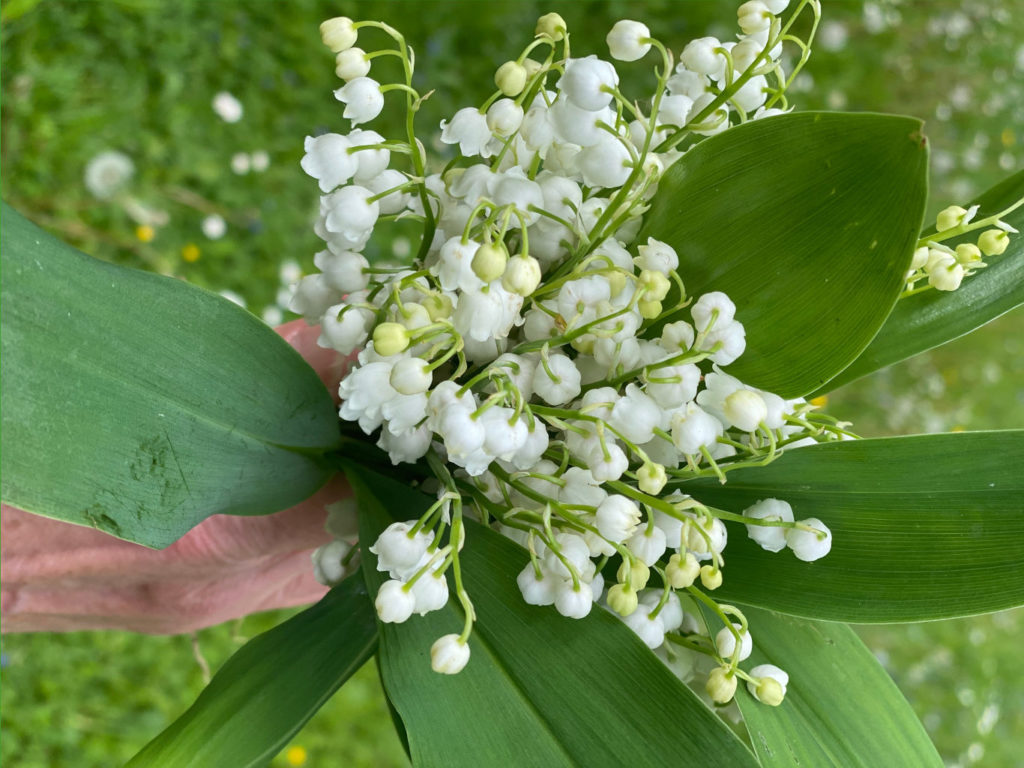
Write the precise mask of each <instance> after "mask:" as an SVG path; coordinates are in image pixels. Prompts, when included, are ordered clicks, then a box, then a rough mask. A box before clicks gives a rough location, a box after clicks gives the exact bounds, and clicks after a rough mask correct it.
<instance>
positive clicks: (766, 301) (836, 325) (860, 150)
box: [638, 112, 928, 397]
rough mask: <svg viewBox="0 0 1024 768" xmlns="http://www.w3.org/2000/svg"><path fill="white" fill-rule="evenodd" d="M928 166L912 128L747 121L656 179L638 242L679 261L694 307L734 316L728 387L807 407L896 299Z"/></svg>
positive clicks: (897, 121)
mask: <svg viewBox="0 0 1024 768" xmlns="http://www.w3.org/2000/svg"><path fill="white" fill-rule="evenodd" d="M927 158H928V153H927V149H926V144H925V139H924V138H923V136H922V135H921V122H920V121H919V120H915V119H912V118H908V117H897V116H893V115H874V114H838V113H828V112H801V113H795V114H789V115H781V116H778V117H773V118H769V119H767V120H756V121H753V122H750V123H746V124H744V125H740V126H738V127H736V128H732V129H730V130H729V131H727V132H725V133H723V134H720V135H718V136H713V137H711V138H709V139H707V140H706V141H703V142H701V143H700V144H698V145H697V146H696V147H694V148H693V149H691V150H690V151H689V152H687V154H686V155H685V156H684V157H683V158H682V159H681V160H680V161H679V162H678V163H676V165H675V166H673V167H672V168H671V169H670V170H669V171H668V172H667V173H666V175H665V178H664V179H663V180H662V181H661V183H660V184H659V188H658V194H657V195H656V196H655V198H654V202H653V206H652V208H651V210H650V212H649V213H648V214H647V216H646V225H645V227H644V230H643V231H642V232H641V234H640V237H639V239H638V242H646V239H647V238H648V237H654V238H656V239H658V240H662V241H665V242H667V243H668V244H669V245H671V246H672V247H673V248H675V249H676V251H677V252H678V254H679V274H680V275H681V276H682V278H683V280H684V281H685V283H686V291H687V293H688V294H689V295H690V296H694V297H697V296H700V295H701V294H703V293H706V292H708V291H724V292H725V293H726V294H727V295H728V296H729V297H730V298H731V299H732V300H733V301H734V302H735V304H736V308H737V312H736V316H737V319H739V320H740V322H742V323H743V325H744V327H745V329H746V333H747V349H746V352H744V354H743V356H742V357H740V359H739V360H737V361H736V362H735V363H734V364H732V365H731V366H729V373H731V374H733V375H735V376H737V377H739V378H740V379H742V380H743V381H744V382H747V383H749V384H752V385H754V386H757V387H761V388H763V389H767V390H769V391H771V392H775V393H777V394H779V395H782V396H783V397H796V396H799V395H805V394H807V393H808V392H811V391H813V390H815V389H817V388H819V387H820V386H821V385H822V384H824V383H825V382H826V381H828V380H829V379H831V378H832V377H834V376H835V375H836V374H838V373H839V372H840V371H841V370H843V369H844V368H845V367H846V366H848V365H849V364H850V362H851V361H853V360H854V359H855V358H856V357H857V355H859V354H860V353H861V351H862V350H863V349H864V347H866V346H867V344H868V342H869V341H871V338H872V337H873V336H874V335H875V333H877V331H878V329H879V328H880V327H881V326H882V323H883V322H884V321H885V318H886V316H887V315H888V314H889V311H890V310H891V309H892V306H893V304H894V303H895V301H896V298H897V296H899V293H900V290H901V288H902V285H903V276H904V274H905V273H906V270H907V267H908V266H909V263H910V257H911V255H912V252H913V246H914V243H915V241H916V240H917V233H918V232H919V231H920V228H921V219H922V217H923V215H924V207H925V198H926V191H927V178H926V176H927ZM669 319H670V321H671V320H678V319H689V313H688V311H687V310H685V309H682V310H679V311H678V312H677V313H675V314H674V315H672V316H671V317H670V318H669Z"/></svg>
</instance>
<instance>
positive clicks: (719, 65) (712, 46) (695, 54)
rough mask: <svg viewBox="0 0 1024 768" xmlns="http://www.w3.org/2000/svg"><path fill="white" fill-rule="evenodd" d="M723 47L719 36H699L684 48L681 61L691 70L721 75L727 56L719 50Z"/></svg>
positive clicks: (715, 75)
mask: <svg viewBox="0 0 1024 768" xmlns="http://www.w3.org/2000/svg"><path fill="white" fill-rule="evenodd" d="M721 47H722V43H721V42H720V41H719V40H718V38H717V37H698V38H697V39H696V40H691V41H690V42H689V43H687V45H686V47H685V48H683V51H682V53H680V54H679V62H680V64H682V65H683V66H684V67H686V68H687V69H688V70H690V71H691V72H696V73H697V74H700V75H709V76H711V77H719V76H720V75H721V74H722V72H724V71H725V65H726V60H725V57H724V56H723V55H722V54H721V53H719V52H718V50H717V49H718V48H721Z"/></svg>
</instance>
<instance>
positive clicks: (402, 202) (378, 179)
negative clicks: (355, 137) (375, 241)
mask: <svg viewBox="0 0 1024 768" xmlns="http://www.w3.org/2000/svg"><path fill="white" fill-rule="evenodd" d="M353 133H354V131H353ZM367 154H371V152H368V151H367V152H356V156H358V157H360V158H361V157H362V156H363V155H367ZM373 154H375V153H373ZM361 171H362V165H360V172H357V174H356V176H357V177H360V176H362V173H361ZM406 181H407V179H406V178H405V174H403V173H402V172H401V171H397V170H395V169H393V168H386V169H384V170H383V171H381V172H380V173H378V174H377V175H376V176H374V177H373V178H372V179H367V180H366V181H364V182H362V184H363V186H364V187H366V188H367V189H368V190H370V192H372V193H373V196H374V197H376V196H377V195H379V194H381V193H383V192H388V190H395V187H398V186H401V185H402V184H405V183H406ZM408 202H409V193H408V192H404V191H401V190H398V191H391V192H389V193H388V194H387V195H385V196H384V197H382V198H381V199H380V200H378V201H377V205H378V206H380V212H381V213H382V214H385V215H387V214H392V213H400V212H401V211H403V210H405V207H406V205H407V204H408Z"/></svg>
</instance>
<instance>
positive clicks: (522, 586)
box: [516, 563, 558, 605]
mask: <svg viewBox="0 0 1024 768" xmlns="http://www.w3.org/2000/svg"><path fill="white" fill-rule="evenodd" d="M516 583H517V584H518V585H519V591H520V592H522V593H523V600H524V601H526V604H527V605H551V604H552V603H554V602H555V588H556V587H557V586H558V579H557V578H556V577H555V576H553V575H552V574H549V573H544V572H543V571H542V572H541V577H540V578H537V570H536V569H535V568H534V566H533V563H527V564H526V567H525V568H523V570H521V571H520V572H519V576H517V577H516Z"/></svg>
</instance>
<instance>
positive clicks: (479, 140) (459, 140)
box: [441, 107, 491, 157]
mask: <svg viewBox="0 0 1024 768" xmlns="http://www.w3.org/2000/svg"><path fill="white" fill-rule="evenodd" d="M490 140H491V129H490V127H489V126H488V125H487V117H486V116H485V115H484V114H483V113H481V112H480V110H479V109H477V108H476V107H465V108H464V109H460V110H459V111H458V112H456V113H455V115H454V116H452V119H451V121H450V122H446V121H444V120H442V121H441V141H442V142H444V143H445V144H458V145H459V151H460V152H461V153H462V154H463V155H465V156H466V157H475V156H477V155H479V156H480V157H490V155H491V153H490V151H489V150H488V148H487V144H488V142H490Z"/></svg>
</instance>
